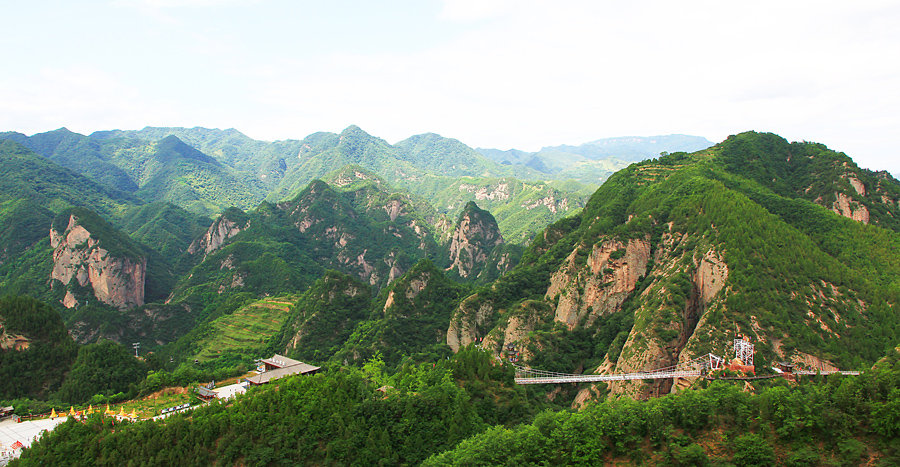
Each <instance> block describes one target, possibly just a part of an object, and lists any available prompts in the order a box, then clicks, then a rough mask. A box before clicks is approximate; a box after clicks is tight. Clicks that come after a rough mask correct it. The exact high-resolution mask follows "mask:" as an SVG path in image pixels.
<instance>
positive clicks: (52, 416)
mask: <svg viewBox="0 0 900 467" xmlns="http://www.w3.org/2000/svg"><path fill="white" fill-rule="evenodd" d="M54 418H56V409H50V419H54Z"/></svg>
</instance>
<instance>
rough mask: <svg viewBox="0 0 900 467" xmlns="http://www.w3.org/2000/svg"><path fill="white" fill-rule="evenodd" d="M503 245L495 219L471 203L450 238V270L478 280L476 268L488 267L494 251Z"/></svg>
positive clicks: (461, 275)
mask: <svg viewBox="0 0 900 467" xmlns="http://www.w3.org/2000/svg"><path fill="white" fill-rule="evenodd" d="M501 244H503V236H502V235H500V228H499V227H498V226H497V221H496V220H495V219H494V216H492V215H491V214H490V213H489V212H487V211H484V210H481V209H479V208H478V206H476V205H475V203H472V202H470V203H469V205H468V206H466V209H465V210H464V211H463V213H462V214H461V215H460V217H459V223H458V224H457V226H456V230H454V232H453V235H452V237H451V239H450V252H449V254H450V263H451V264H450V266H449V267H447V269H446V270H447V271H454V272H455V273H457V274H459V277H462V278H470V277H474V276H476V275H477V271H476V269H477V268H479V267H482V266H483V265H485V263H486V261H487V258H488V255H490V253H491V250H493V249H494V247H497V246H499V245H501Z"/></svg>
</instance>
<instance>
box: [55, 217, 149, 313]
mask: <svg viewBox="0 0 900 467" xmlns="http://www.w3.org/2000/svg"><path fill="white" fill-rule="evenodd" d="M99 243H100V242H99V240H97V239H96V238H93V237H92V236H91V233H90V232H89V231H88V230H87V229H86V228H84V227H83V226H82V225H79V224H78V218H77V217H75V215H74V214H73V215H70V216H69V223H68V225H67V226H66V229H65V230H64V231H63V232H59V231H57V230H55V229H53V228H51V229H50V245H51V246H52V247H53V248H54V251H53V270H52V271H51V272H50V279H51V280H54V279H55V280H57V281H59V282H61V283H62V284H64V285H65V286H66V287H67V291H66V297H65V299H64V300H63V304H64V305H65V306H66V307H67V308H73V307H77V306H78V305H79V302H78V300H77V299H76V296H75V294H74V293H73V291H72V288H71V286H72V285H73V284H74V283H77V284H78V285H79V286H81V287H87V286H90V288H91V289H92V290H93V292H94V296H95V297H96V298H97V299H98V300H100V301H101V302H103V303H105V304H107V305H112V306H114V307H116V308H118V309H120V310H128V309H131V308H134V307H137V306H141V305H143V304H144V284H145V279H146V271H147V259H146V258H143V257H141V258H137V259H133V258H127V257H125V258H114V257H112V256H111V255H110V254H109V252H108V251H107V250H105V249H103V248H101V247H100V246H99Z"/></svg>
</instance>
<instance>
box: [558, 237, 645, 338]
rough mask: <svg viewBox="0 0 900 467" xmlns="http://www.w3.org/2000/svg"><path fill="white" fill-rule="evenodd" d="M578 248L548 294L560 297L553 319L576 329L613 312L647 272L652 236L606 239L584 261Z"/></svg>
mask: <svg viewBox="0 0 900 467" xmlns="http://www.w3.org/2000/svg"><path fill="white" fill-rule="evenodd" d="M578 253H579V250H577V249H576V250H575V251H573V252H572V254H570V255H569V257H568V258H567V260H566V261H565V262H564V263H563V266H562V267H560V269H559V271H557V272H556V273H554V274H553V277H552V278H551V280H550V288H549V289H547V294H546V297H547V298H548V299H551V300H552V299H554V298H556V297H559V302H558V305H557V307H556V316H555V318H554V320H556V321H559V322H561V323H565V324H566V325H567V326H568V327H569V329H574V328H575V327H576V326H577V325H578V323H579V322H581V320H583V319H587V324H586V325H590V324H591V323H593V322H594V320H595V319H597V318H598V317H599V316H602V315H605V314H609V313H614V312H616V311H618V310H619V308H620V307H621V306H622V302H624V301H625V298H627V297H628V294H629V293H631V291H633V290H634V287H635V285H636V284H637V281H638V279H639V278H640V277H641V276H643V275H644V274H646V272H647V261H649V260H650V239H649V238H643V239H631V240H628V242H627V243H625V242H623V241H622V240H616V239H611V240H606V241H603V242H602V243H597V244H595V245H594V246H593V248H592V249H591V252H590V254H589V256H588V258H587V261H586V262H585V263H584V264H580V261H579V259H578V258H579V256H578Z"/></svg>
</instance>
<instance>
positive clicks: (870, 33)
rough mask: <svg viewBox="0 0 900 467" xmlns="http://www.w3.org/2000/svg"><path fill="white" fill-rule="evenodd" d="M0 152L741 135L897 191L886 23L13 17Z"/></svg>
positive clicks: (723, 6) (328, 15)
mask: <svg viewBox="0 0 900 467" xmlns="http://www.w3.org/2000/svg"><path fill="white" fill-rule="evenodd" d="M8 3H9V4H7V5H5V6H4V9H3V12H4V14H3V16H4V21H3V23H4V24H3V27H2V28H0V48H2V50H3V72H2V73H0V131H4V130H15V131H20V132H23V133H26V134H29V135H30V134H33V133H37V132H43V131H48V130H52V129H56V128H59V127H63V126H65V127H67V128H69V129H70V130H72V131H77V132H80V133H85V134H87V133H90V132H93V131H96V130H107V129H140V128H142V127H144V126H148V125H149V126H186V127H193V126H202V127H209V128H236V129H238V130H240V131H242V132H243V133H245V134H247V135H248V136H250V137H253V138H257V139H263V140H275V139H287V138H296V139H299V138H303V137H304V136H306V135H308V134H310V133H313V132H315V131H333V132H339V131H341V130H342V129H344V128H345V127H347V126H349V125H351V124H356V125H359V126H360V127H362V129H363V130H365V131H367V132H369V133H370V134H373V135H375V136H379V137H382V138H384V139H386V140H387V141H388V142H390V143H394V142H397V141H399V140H401V139H404V138H406V137H409V136H411V135H415V134H419V133H425V132H435V133H439V134H441V135H443V136H447V137H453V138H457V139H459V140H461V141H462V142H464V143H466V144H468V145H470V146H472V147H478V146H480V147H493V148H500V149H508V148H513V147H514V148H517V149H522V150H529V151H534V150H537V149H539V148H540V147H542V146H547V145H557V144H564V143H565V144H580V143H583V142H587V141H592V140H595V139H599V138H605V137H613V136H627V135H659V134H670V133H684V134H691V135H700V136H705V137H707V138H709V139H710V140H711V141H713V142H718V141H721V140H722V139H724V138H725V137H727V136H728V135H729V134H734V133H739V132H742V131H746V130H757V131H771V132H774V133H778V134H780V135H782V136H784V137H785V138H787V139H789V140H791V141H796V140H807V141H816V142H821V143H824V144H826V145H828V147H830V148H832V149H836V150H839V151H844V152H845V153H847V154H848V155H849V156H851V157H852V158H854V160H856V161H857V162H858V163H859V164H860V165H861V166H863V167H868V168H872V169H887V170H890V171H891V172H893V173H894V174H895V175H900V152H898V147H900V143H898V138H897V136H898V130H900V27H898V25H900V2H897V1H864V0H863V1H860V0H855V1H852V2H851V1H846V0H843V1H823V0H816V1H793V0H792V1H785V0H779V1H767V0H755V1H752V2H732V1H721V0H716V1H675V0H666V1H631V2H623V1H604V0H586V1H565V0H554V1H529V0H514V1H513V0H509V1H507V0H444V1H439V0H415V1H392V0H381V1H377V2H376V1H341V0H331V1H322V0H319V1H306V0H94V1H71V0H69V1H63V0H59V1H49V0H29V1H17V2H8Z"/></svg>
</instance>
